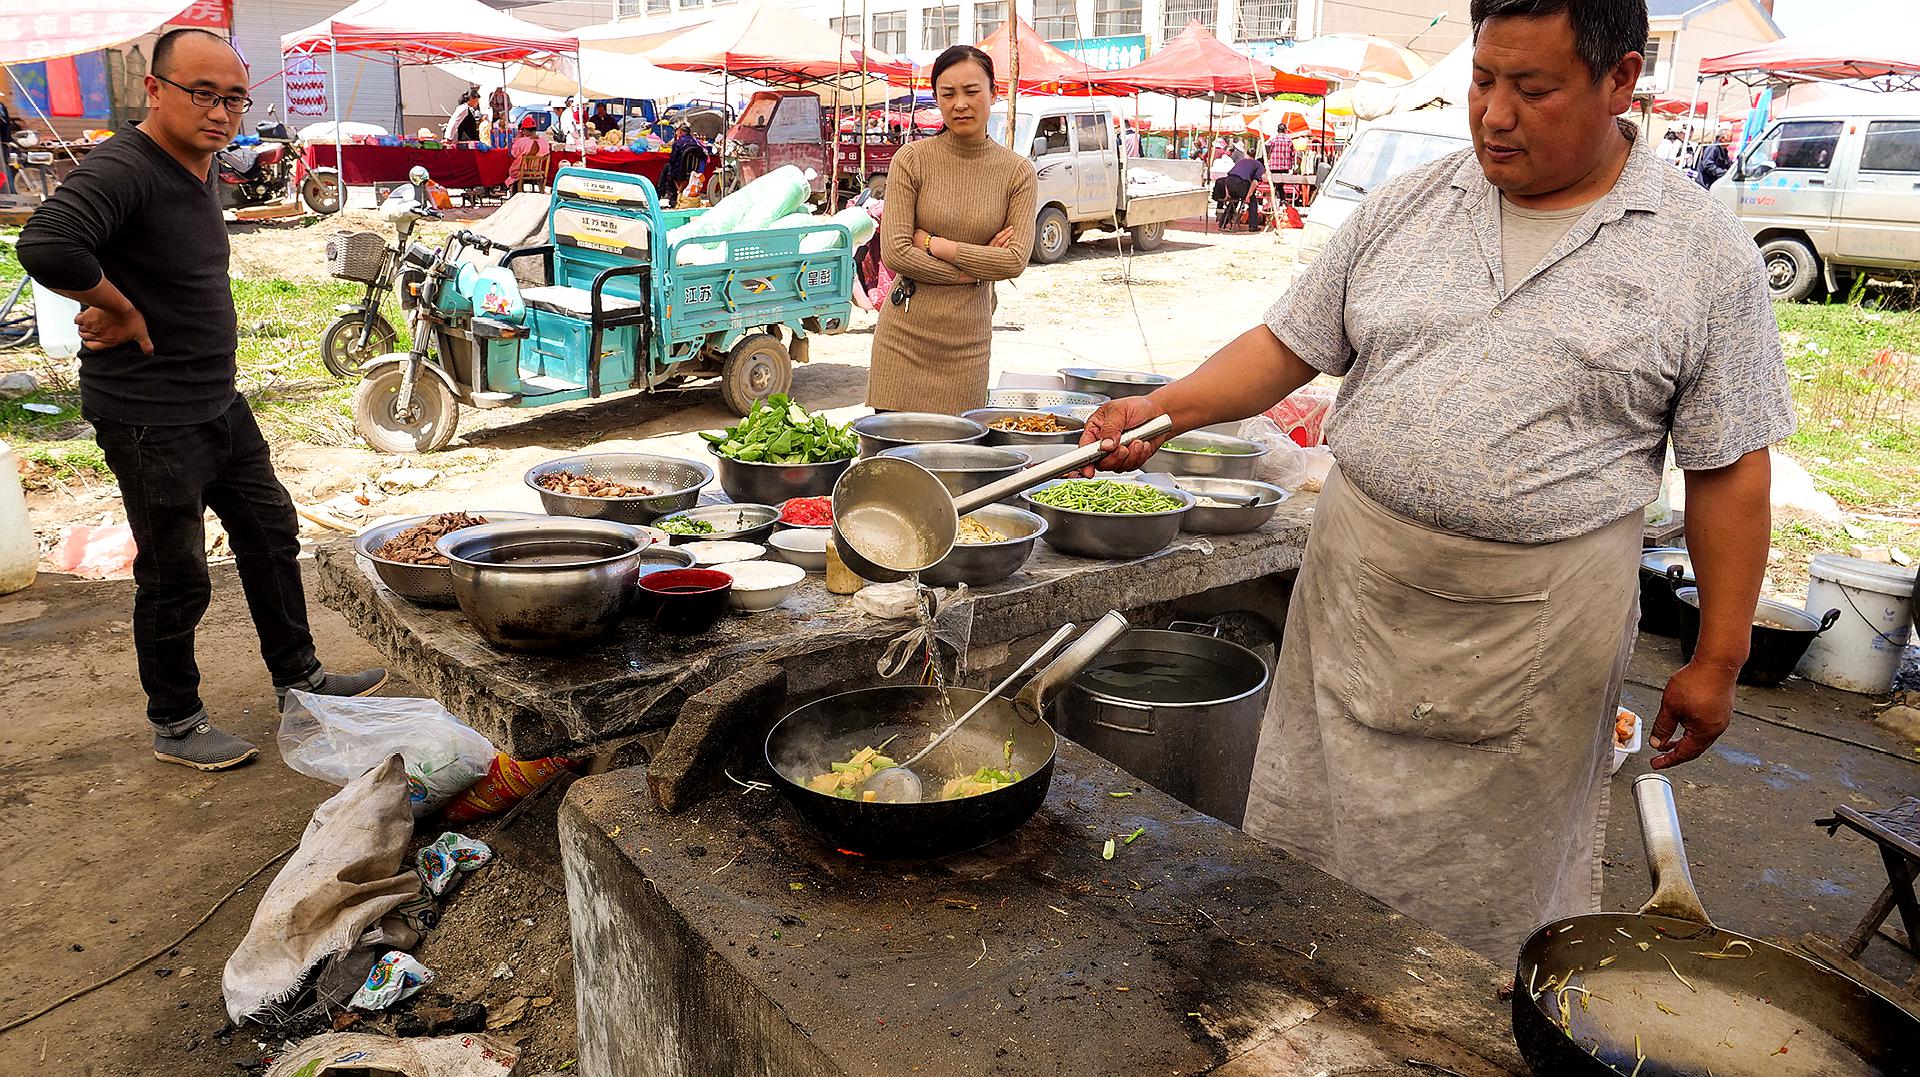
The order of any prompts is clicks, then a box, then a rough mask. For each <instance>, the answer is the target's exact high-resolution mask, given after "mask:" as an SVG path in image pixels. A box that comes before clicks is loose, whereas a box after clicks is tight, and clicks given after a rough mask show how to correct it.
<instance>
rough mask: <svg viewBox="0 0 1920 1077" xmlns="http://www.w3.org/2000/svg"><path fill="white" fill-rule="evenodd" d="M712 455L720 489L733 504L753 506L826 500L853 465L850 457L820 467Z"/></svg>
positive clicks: (716, 451)
mask: <svg viewBox="0 0 1920 1077" xmlns="http://www.w3.org/2000/svg"><path fill="white" fill-rule="evenodd" d="M707 451H708V452H711V453H713V463H714V467H715V468H716V469H717V470H718V471H719V473H720V488H721V489H722V490H725V491H726V492H727V496H728V497H729V498H732V499H733V500H734V501H738V502H743V503H750V504H755V505H776V506H777V505H780V504H782V503H783V502H785V501H787V500H788V499H789V498H795V497H826V496H828V495H830V494H832V493H833V484H834V483H836V482H839V481H840V476H841V475H842V474H844V473H845V472H846V470H847V468H849V467H852V466H853V458H852V457H848V458H846V459H845V460H828V461H827V462H825V463H821V464H756V463H753V462H752V461H749V460H734V459H732V458H730V457H726V456H722V455H720V453H719V451H718V450H717V449H715V448H713V447H712V446H708V449H707Z"/></svg>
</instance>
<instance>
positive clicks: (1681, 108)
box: [1647, 97, 1709, 116]
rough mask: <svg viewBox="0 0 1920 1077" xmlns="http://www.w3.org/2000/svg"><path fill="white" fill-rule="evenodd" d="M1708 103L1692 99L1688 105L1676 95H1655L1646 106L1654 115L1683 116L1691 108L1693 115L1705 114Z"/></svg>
mask: <svg viewBox="0 0 1920 1077" xmlns="http://www.w3.org/2000/svg"><path fill="white" fill-rule="evenodd" d="M1708 104H1709V102H1706V101H1694V102H1692V104H1691V106H1689V104H1688V102H1686V101H1682V100H1680V99H1679V98H1677V97H1656V98H1654V99H1653V101H1652V103H1651V104H1649V105H1648V106H1647V111H1648V112H1651V113H1653V114H1654V115H1656V116H1685V115H1686V114H1687V112H1688V111H1689V108H1691V111H1692V112H1693V114H1694V115H1695V116H1705V115H1706V114H1707V111H1708V108H1707V106H1708Z"/></svg>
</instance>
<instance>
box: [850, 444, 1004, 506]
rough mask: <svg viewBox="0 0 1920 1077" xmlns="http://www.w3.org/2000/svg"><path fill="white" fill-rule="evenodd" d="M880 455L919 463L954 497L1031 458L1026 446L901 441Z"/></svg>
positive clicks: (982, 484)
mask: <svg viewBox="0 0 1920 1077" xmlns="http://www.w3.org/2000/svg"><path fill="white" fill-rule="evenodd" d="M880 455H881V456H895V457H899V458H900V459H902V460H907V461H911V462H912V463H916V464H919V465H920V466H921V467H924V468H926V469H927V470H928V471H931V472H933V474H934V477H935V478H937V479H939V480H940V483H941V485H943V486H945V487H946V488H947V492H948V493H950V494H952V495H953V496H955V497H959V496H960V495H961V494H964V493H968V492H970V491H973V490H978V489H979V488H981V487H982V486H985V485H986V484H988V483H990V482H993V481H994V480H995V479H1002V478H1005V477H1007V476H1008V475H1011V474H1013V473H1014V472H1016V471H1019V470H1020V469H1021V468H1024V467H1026V466H1027V461H1028V460H1029V459H1030V457H1029V455H1028V454H1027V452H1026V451H1025V450H1023V449H1010V448H1003V447H997V446H993V445H902V446H901V447H899V448H897V449H888V450H887V451H886V452H883V453H881V454H880Z"/></svg>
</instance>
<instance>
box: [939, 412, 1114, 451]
mask: <svg viewBox="0 0 1920 1077" xmlns="http://www.w3.org/2000/svg"><path fill="white" fill-rule="evenodd" d="M1032 416H1043V417H1045V418H1048V419H1052V420H1054V422H1055V424H1056V425H1058V426H1063V427H1065V428H1066V429H1064V430H1057V431H1049V432H1045V433H1041V432H1037V431H1036V432H1029V431H1026V430H1002V429H1000V428H999V427H996V426H994V425H993V424H994V423H996V422H998V421H1000V420H1002V419H1024V418H1029V417H1032ZM960 417H961V418H963V419H972V420H973V421H974V422H977V423H979V424H980V425H981V426H984V427H986V428H987V444H989V445H1011V446H1013V447H1014V448H1017V449H1024V448H1027V447H1029V446H1033V445H1078V444H1080V431H1081V430H1083V429H1085V428H1086V425H1087V421H1086V420H1085V419H1076V418H1073V417H1072V416H1070V415H1063V414H1061V413H1060V412H1057V411H1042V410H1040V409H1039V408H975V409H973V410H972V411H968V412H962V413H961V416H960Z"/></svg>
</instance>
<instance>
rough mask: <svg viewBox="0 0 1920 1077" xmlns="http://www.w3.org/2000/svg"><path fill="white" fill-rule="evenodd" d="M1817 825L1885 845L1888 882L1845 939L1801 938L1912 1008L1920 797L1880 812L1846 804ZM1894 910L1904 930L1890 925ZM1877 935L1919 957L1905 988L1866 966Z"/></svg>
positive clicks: (1919, 942) (1915, 998)
mask: <svg viewBox="0 0 1920 1077" xmlns="http://www.w3.org/2000/svg"><path fill="white" fill-rule="evenodd" d="M1814 825H1815V826H1824V827H1826V828H1827V833H1828V834H1829V835H1831V834H1834V833H1837V832H1838V831H1839V829H1840V828H1841V827H1843V826H1844V827H1847V828H1849V829H1852V830H1856V831H1858V832H1860V833H1861V834H1864V835H1866V836H1867V837H1868V838H1871V839H1872V840H1873V842H1874V843H1875V844H1877V845H1879V846H1880V859H1881V860H1882V861H1884V862H1885V864H1886V867H1887V886H1886V889H1884V890H1882V891H1880V896H1879V897H1877V898H1875V899H1874V900H1873V904H1872V905H1870V906H1868V907H1867V915H1866V916H1865V917H1864V918H1863V919H1861V921H1860V926H1859V927H1857V928H1854V930H1853V934H1851V935H1849V936H1847V939H1846V941H1845V942H1835V941H1833V940H1832V939H1829V938H1827V937H1826V936H1824V935H1818V934H1809V935H1807V936H1805V937H1804V938H1803V939H1802V940H1801V946H1802V947H1803V948H1804V949H1805V950H1807V952H1809V953H1811V954H1813V955H1814V956H1816V957H1818V958H1820V959H1821V960H1822V961H1826V962H1828V963H1829V964H1831V965H1833V966H1834V967H1835V968H1837V969H1839V970H1840V971H1842V972H1844V973H1846V974H1847V975H1848V976H1851V977H1853V978H1854V979H1856V980H1859V981H1860V982H1862V983H1864V984H1866V985H1868V986H1869V987H1872V988H1874V989H1875V990H1877V991H1880V992H1881V993H1882V994H1885V995H1887V996H1888V997H1889V998H1892V999H1893V1000H1894V1001H1896V1002H1899V1003H1902V1004H1904V1005H1907V1006H1909V1007H1911V1006H1913V1005H1914V1004H1915V1003H1916V1002H1920V899H1916V897H1915V896H1914V890H1913V880H1914V874H1915V871H1916V869H1920V797H1908V798H1906V799H1905V800H1903V801H1901V802H1900V803H1899V804H1896V805H1894V806H1893V807H1891V808H1884V809H1881V810H1878V811H1856V810H1855V809H1853V808H1849V807H1847V806H1846V805H1844V804H1842V805H1840V806H1838V807H1836V808H1835V809H1834V815H1833V818H1831V819H1818V820H1815V821H1814ZM1895 909H1898V910H1900V920H1901V923H1902V925H1903V926H1904V927H1905V928H1906V930H1905V931H1902V930H1901V929H1900V928H1897V927H1891V926H1888V925H1887V922H1886V921H1887V918H1888V917H1889V916H1891V915H1893V911H1894V910H1895ZM1875 935H1879V936H1880V937H1882V938H1884V939H1886V940H1887V941H1889V942H1891V943H1893V944H1894V945H1896V946H1898V947H1900V948H1901V949H1902V950H1905V951H1906V952H1907V954H1908V955H1909V956H1910V957H1912V958H1914V959H1915V962H1916V965H1915V970H1914V973H1913V975H1912V976H1910V977H1908V979H1907V986H1906V987H1905V988H1901V987H1898V986H1896V985H1894V984H1892V983H1889V982H1887V981H1886V980H1884V979H1882V978H1881V977H1879V976H1876V975H1874V974H1873V973H1871V972H1868V971H1867V970H1866V969H1865V968H1864V967H1862V966H1861V964H1860V961H1859V957H1860V955H1861V953H1863V952H1864V951H1865V950H1866V948H1867V944H1868V943H1869V942H1871V941H1873V938H1874V936H1875Z"/></svg>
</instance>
